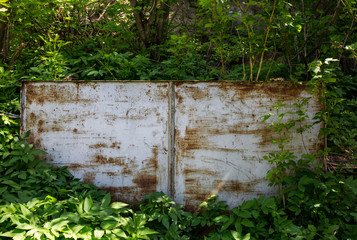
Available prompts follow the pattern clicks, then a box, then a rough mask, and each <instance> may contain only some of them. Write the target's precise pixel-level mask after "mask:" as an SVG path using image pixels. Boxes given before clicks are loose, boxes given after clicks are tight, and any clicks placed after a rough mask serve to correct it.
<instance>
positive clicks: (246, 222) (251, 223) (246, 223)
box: [241, 218, 254, 227]
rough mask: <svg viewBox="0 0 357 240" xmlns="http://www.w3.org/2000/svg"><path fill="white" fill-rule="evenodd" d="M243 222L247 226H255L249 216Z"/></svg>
mask: <svg viewBox="0 0 357 240" xmlns="http://www.w3.org/2000/svg"><path fill="white" fill-rule="evenodd" d="M241 223H242V225H244V226H246V227H254V223H253V222H252V221H250V220H249V219H247V218H244V219H243V220H242V222H241Z"/></svg>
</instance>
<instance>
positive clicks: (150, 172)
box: [22, 82, 169, 202]
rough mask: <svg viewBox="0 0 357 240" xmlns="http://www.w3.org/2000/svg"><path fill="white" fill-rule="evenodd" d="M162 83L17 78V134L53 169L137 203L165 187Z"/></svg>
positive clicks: (165, 97)
mask: <svg viewBox="0 0 357 240" xmlns="http://www.w3.org/2000/svg"><path fill="white" fill-rule="evenodd" d="M168 90H169V89H168V83H133V82H125V83H123V82H77V83H76V82H24V83H23V88H22V131H27V130H31V131H32V134H31V139H30V142H32V143H34V145H35V147H38V148H41V149H43V150H45V151H47V153H48V155H47V160H48V161H49V162H52V163H53V164H54V165H55V166H68V169H69V170H70V171H71V173H72V174H73V175H74V176H75V177H76V178H79V179H81V180H82V181H83V182H85V183H93V184H95V185H97V186H99V187H101V188H102V189H104V190H107V191H109V192H111V193H112V194H113V196H114V199H115V200H118V201H125V202H137V201H140V200H141V199H142V198H143V197H144V195H146V194H147V193H150V192H155V191H163V192H167V191H168V182H167V179H168V114H167V112H168Z"/></svg>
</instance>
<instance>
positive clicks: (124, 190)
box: [100, 186, 144, 204]
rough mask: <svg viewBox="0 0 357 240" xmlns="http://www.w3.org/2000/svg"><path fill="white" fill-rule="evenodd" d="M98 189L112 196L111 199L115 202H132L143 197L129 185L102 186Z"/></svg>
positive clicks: (136, 201)
mask: <svg viewBox="0 0 357 240" xmlns="http://www.w3.org/2000/svg"><path fill="white" fill-rule="evenodd" d="M100 189H101V190H103V191H106V192H108V193H110V194H111V196H112V201H116V202H125V203H130V204H134V203H138V202H140V201H141V200H142V199H143V197H144V196H142V195H141V194H140V193H139V192H138V189H136V188H134V187H129V186H121V187H113V186H102V187H100Z"/></svg>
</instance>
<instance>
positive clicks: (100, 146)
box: [89, 143, 108, 149]
mask: <svg viewBox="0 0 357 240" xmlns="http://www.w3.org/2000/svg"><path fill="white" fill-rule="evenodd" d="M107 147H108V145H107V144H106V143H96V144H92V145H89V148H94V149H98V148H107Z"/></svg>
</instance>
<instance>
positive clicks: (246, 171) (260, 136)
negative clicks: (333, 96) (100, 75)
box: [21, 81, 323, 209]
mask: <svg viewBox="0 0 357 240" xmlns="http://www.w3.org/2000/svg"><path fill="white" fill-rule="evenodd" d="M309 96H310V94H309V93H307V92H306V91H305V87H303V86H288V85H287V84H283V83H265V84H247V83H239V82H235V83H233V82H114V81H113V82H104V81H97V82H24V83H23V87H22V98H21V101H22V131H27V130H32V135H31V140H30V141H31V142H32V143H34V145H35V146H36V147H39V148H41V149H43V150H45V151H47V152H48V156H47V160H48V161H50V162H52V163H53V164H54V165H56V166H64V165H66V166H69V170H70V171H71V172H72V173H73V174H74V176H75V177H77V178H80V179H81V180H82V181H83V182H87V183H94V184H96V185H97V186H99V187H101V188H102V189H104V190H107V191H109V192H111V193H113V194H114V196H115V199H116V200H121V201H126V202H136V201H140V200H141V199H142V198H143V196H144V195H145V194H147V193H150V192H155V191H163V192H165V193H166V194H168V195H170V196H171V197H173V198H174V200H176V201H177V202H178V203H181V204H184V205H185V206H186V207H187V208H191V209H192V208H194V207H195V206H197V204H199V203H200V202H201V201H204V200H205V199H206V198H207V197H209V196H210V195H211V194H218V195H219V196H220V199H221V200H226V201H227V202H228V204H229V205H231V206H234V205H237V204H238V203H240V202H242V201H243V200H247V199H251V198H254V197H257V196H261V195H270V194H273V192H274V191H273V190H272V189H271V188H269V187H268V185H267V182H266V181H265V175H266V171H267V170H268V169H269V167H270V166H269V164H268V163H267V161H266V160H263V156H264V155H267V154H268V153H270V152H274V151H276V150H277V147H276V146H275V145H273V144H271V139H272V138H273V137H276V136H275V135H276V133H274V131H273V129H271V128H267V126H268V123H263V122H262V120H261V118H262V116H263V115H265V114H267V113H268V112H272V109H271V106H272V105H274V104H276V103H277V102H279V101H284V102H285V103H287V104H288V105H287V106H286V107H285V110H294V109H293V108H292V103H293V102H295V101H296V99H297V98H299V97H309ZM320 108H321V106H320V105H319V104H318V103H317V102H315V101H313V100H311V101H309V103H308V114H309V115H310V116H313V115H314V113H316V112H317V111H319V110H320ZM283 111H284V110H283ZM319 128H320V125H315V126H314V127H313V128H312V129H310V130H309V132H308V133H305V134H303V135H302V136H300V135H299V134H297V133H294V131H292V134H291V139H293V141H292V142H290V143H288V144H287V148H289V149H292V150H293V151H294V152H296V153H297V154H301V153H306V152H316V151H317V150H318V149H320V148H321V146H322V144H323V141H322V139H318V137H317V135H318V131H319Z"/></svg>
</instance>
